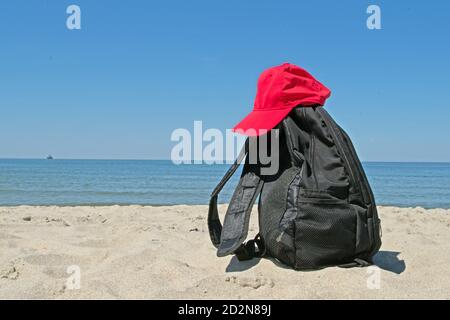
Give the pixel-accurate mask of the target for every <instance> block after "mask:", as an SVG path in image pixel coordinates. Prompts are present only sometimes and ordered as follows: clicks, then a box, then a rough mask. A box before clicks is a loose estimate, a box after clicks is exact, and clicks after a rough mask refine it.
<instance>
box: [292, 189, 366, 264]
mask: <svg viewBox="0 0 450 320" xmlns="http://www.w3.org/2000/svg"><path fill="white" fill-rule="evenodd" d="M356 221H357V219H356V211H355V210H354V208H352V206H351V205H350V204H348V203H347V202H345V201H342V200H338V199H333V197H332V196H329V195H328V196H327V195H325V194H324V195H322V196H320V197H315V198H304V197H301V198H300V200H299V212H298V215H297V217H296V219H295V247H296V263H295V267H296V268H297V269H312V268H318V267H324V266H329V265H339V264H345V263H348V262H350V261H352V260H353V258H354V254H355V243H356V236H355V235H356Z"/></svg>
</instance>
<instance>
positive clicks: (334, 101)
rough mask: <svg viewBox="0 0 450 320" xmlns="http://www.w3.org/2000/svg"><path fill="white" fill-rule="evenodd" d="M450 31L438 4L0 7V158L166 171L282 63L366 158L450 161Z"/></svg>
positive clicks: (232, 1) (449, 17)
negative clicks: (183, 147)
mask: <svg viewBox="0 0 450 320" xmlns="http://www.w3.org/2000/svg"><path fill="white" fill-rule="evenodd" d="M70 4H77V5H79V6H80V7H81V12H82V17H81V21H82V22H81V26H82V29H81V30H68V29H67V28H66V18H67V16H68V15H67V14H66V8H67V6H68V5H70ZM369 4H377V5H379V6H380V7H381V12H382V30H368V29H367V28H366V19H367V16H368V15H367V14H366V9H367V7H368V5H369ZM449 32H450V2H449V1H444V0H441V1H439V0H436V1H432V2H427V1H406V0H404V1H400V0H398V1H378V0H373V1H361V0H359V1H357V0H353V1H352V0H347V1H332V0H329V1H321V0H319V1H300V0H296V1H264V0H262V1H261V0H260V1H255V0H248V1H242V0H241V1H238V0H227V1H212V0H209V1H195V0H193V1H143V0H142V1H118V0H117V1H111V0H109V1H103V0H102V1H100V0H98V1H87V0H72V1H63V0H53V1H51V0H48V1H44V0H40V1H38V0H35V1H22V0H15V1H2V2H1V3H0V39H1V46H0V112H1V113H0V157H3V158H4V157H10V158H11V157H12V158H15V157H20V158H22V157H25V158H27V157H30V158H42V157H44V156H46V155H47V154H49V153H51V154H53V155H54V156H55V157H58V158H96V159H99V158H119V159H152V158H166V159H167V158H169V156H170V150H171V148H172V146H173V145H174V143H173V142H171V141H170V134H171V132H172V130H173V129H175V128H187V129H191V130H192V127H193V121H194V120H203V125H204V127H205V128H220V129H225V128H230V127H232V126H233V125H234V124H235V123H237V122H238V121H239V120H240V119H241V118H242V117H244V116H245V115H246V114H247V113H248V112H249V111H250V110H251V108H252V104H253V99H254V95H255V86H256V80H257V77H258V75H259V73H260V72H261V71H262V70H264V69H265V68H267V67H270V66H273V65H278V64H281V63H283V62H291V63H294V64H297V65H299V66H301V67H304V68H306V69H307V70H308V71H310V72H311V73H312V74H313V75H314V76H315V77H316V78H317V79H319V80H320V81H321V82H323V83H324V84H325V85H326V86H327V87H329V88H330V89H331V90H332V96H331V98H330V99H329V100H328V102H327V105H326V108H327V109H328V111H329V112H330V113H331V114H332V115H333V117H334V118H335V119H336V120H337V121H338V123H339V124H340V125H341V126H342V127H344V128H345V129H346V130H347V131H348V133H349V134H350V136H351V137H352V140H353V141H354V143H355V145H356V148H357V150H358V152H359V155H360V158H361V159H362V160H366V161H367V160H372V161H450V130H449V128H448V127H449V120H450V109H449V102H448V101H449V100H448V97H446V94H447V93H449V92H450V90H449V89H450V88H449V83H450V81H449V79H448V76H449V74H450V59H449V57H450V41H448V37H449Z"/></svg>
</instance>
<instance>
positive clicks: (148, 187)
mask: <svg viewBox="0 0 450 320" xmlns="http://www.w3.org/2000/svg"><path fill="white" fill-rule="evenodd" d="M229 166H230V165H229V164H214V165H208V164H181V165H176V164H174V163H172V162H171V161H164V160H58V159H55V160H30V159H0V206H17V205H63V206H74V205H115V204H117V205H129V204H138V205H175V204H207V203H208V201H209V195H210V193H211V191H212V190H213V188H214V187H215V186H216V184H217V183H218V182H219V181H220V179H221V178H222V176H223V174H224V173H225V172H226V171H227V169H228V168H229ZM363 166H364V169H365V171H366V174H367V176H368V178H369V181H370V183H371V186H372V189H373V192H374V194H375V198H376V201H377V204H378V205H389V206H399V207H417V206H420V207H424V208H450V163H415V162H363ZM238 176H239V173H238V172H237V173H236V174H235V176H234V177H233V178H232V179H231V180H230V181H229V183H228V184H227V186H226V187H225V188H224V190H223V191H222V193H221V194H220V197H219V202H221V203H227V202H228V201H229V200H230V198H231V195H232V192H233V190H234V187H235V186H236V184H237V181H238Z"/></svg>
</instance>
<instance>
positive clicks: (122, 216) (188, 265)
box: [0, 204, 450, 299]
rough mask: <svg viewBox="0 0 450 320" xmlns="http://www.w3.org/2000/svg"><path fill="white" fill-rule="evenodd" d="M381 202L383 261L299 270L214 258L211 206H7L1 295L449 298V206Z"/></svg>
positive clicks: (1, 227) (0, 221) (1, 233)
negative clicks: (76, 275)
mask: <svg viewBox="0 0 450 320" xmlns="http://www.w3.org/2000/svg"><path fill="white" fill-rule="evenodd" d="M226 207H227V205H223V204H222V205H219V211H220V212H221V213H222V214H223V213H224V212H225V210H226ZM378 210H379V213H380V218H381V220H382V230H383V237H382V241H383V245H382V247H381V250H380V253H378V255H377V256H375V259H374V262H375V265H376V266H377V267H374V269H370V268H371V267H370V268H352V269H341V268H336V267H331V268H326V269H322V270H317V271H309V272H301V271H294V270H291V269H287V268H283V267H280V266H279V265H277V263H276V262H274V261H272V260H270V259H254V260H250V261H246V262H238V261H237V260H236V259H235V258H233V257H231V256H229V257H225V258H218V257H216V251H215V248H214V247H213V246H212V244H211V243H210V240H209V235H208V229H207V226H206V215H207V206H206V205H173V206H142V205H132V206H122V205H113V206H63V207H61V206H27V205H24V206H8V207H5V206H0V246H1V248H2V250H1V251H0V299H13V298H18V299H25V298H29V299H82V298H87V299H91V298H98V299H220V298H222V299H283V298H285V299H411V298H412V299H421V298H436V299H450V271H449V269H448V266H449V265H450V232H449V231H450V209H439V208H436V209H424V208H420V207H419V208H400V207H391V206H379V207H378ZM256 232H257V214H256V212H254V213H253V215H252V220H251V224H250V230H249V238H250V237H251V236H253V235H254V234H255V233H256ZM430 261H432V263H431V262H430ZM73 266H75V267H79V270H80V280H81V285H80V289H73V288H70V285H69V284H68V282H67V281H68V277H70V276H71V275H70V274H68V273H67V271H68V269H67V268H69V267H73ZM71 270H72V269H71ZM71 270H69V271H71ZM370 272H372V273H370ZM374 273H376V274H379V277H380V278H379V279H380V281H379V284H380V289H376V288H375V289H373V288H372V289H370V288H369V287H368V281H369V278H370V276H371V275H373V274H374ZM330 283H333V286H330Z"/></svg>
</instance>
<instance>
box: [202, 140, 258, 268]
mask: <svg viewBox="0 0 450 320" xmlns="http://www.w3.org/2000/svg"><path fill="white" fill-rule="evenodd" d="M247 152H248V139H247V141H246V142H245V145H244V147H243V148H242V151H241V152H240V154H239V156H238V158H237V159H236V161H235V162H234V163H233V165H232V166H231V167H230V169H229V170H228V171H227V173H226V174H225V176H224V177H223V178H222V180H221V181H220V182H219V184H218V185H217V187H216V188H215V189H214V191H213V192H212V194H211V199H210V202H209V211H208V228H209V235H210V238H211V242H212V243H213V245H214V246H215V247H216V248H217V249H218V250H217V256H219V257H223V256H226V255H229V254H233V253H235V254H236V256H237V257H238V259H239V260H247V259H251V258H253V257H255V256H259V255H262V252H263V251H262V250H261V246H262V243H263V242H262V241H261V240H260V239H259V238H258V237H257V238H255V240H251V241H249V243H248V244H243V242H244V241H245V239H246V238H247V234H248V227H249V222H250V214H251V211H252V207H253V204H254V203H255V200H256V198H257V197H258V195H259V193H260V192H261V189H262V186H263V180H262V179H261V178H260V176H259V167H258V166H257V165H250V164H248V163H246V164H245V165H244V169H243V172H242V175H241V178H240V180H239V184H238V186H237V187H236V190H235V191H234V193H233V196H232V198H231V201H230V204H229V206H228V209H227V212H226V214H225V219H224V225H223V227H222V224H221V222H220V219H219V214H218V210H217V198H218V195H219V193H220V191H221V190H222V188H223V187H224V185H225V184H226V183H227V181H228V180H229V179H230V178H231V177H232V176H233V174H234V173H235V172H236V170H237V169H238V167H239V164H240V163H241V162H242V160H243V159H244V158H245V156H246V155H247ZM255 245H257V246H258V249H259V250H258V251H256V250H255Z"/></svg>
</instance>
